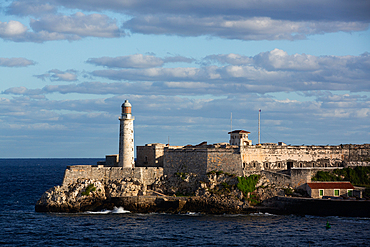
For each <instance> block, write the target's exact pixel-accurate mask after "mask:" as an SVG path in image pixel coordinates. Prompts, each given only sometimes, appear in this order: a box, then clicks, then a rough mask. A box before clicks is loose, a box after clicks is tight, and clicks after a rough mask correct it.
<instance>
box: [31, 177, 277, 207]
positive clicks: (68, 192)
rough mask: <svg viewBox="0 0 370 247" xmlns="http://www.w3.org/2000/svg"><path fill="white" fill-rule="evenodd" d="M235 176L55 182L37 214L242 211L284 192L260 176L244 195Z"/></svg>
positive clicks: (41, 202)
mask: <svg viewBox="0 0 370 247" xmlns="http://www.w3.org/2000/svg"><path fill="white" fill-rule="evenodd" d="M237 184H238V178H237V177H236V176H235V175H230V174H224V173H222V172H213V173H210V174H208V175H207V176H199V175H196V174H185V173H178V174H175V176H171V177H167V176H162V177H160V178H159V179H157V180H156V181H155V182H154V183H153V184H151V185H150V186H147V185H145V184H142V183H141V182H140V181H139V180H137V179H134V178H125V179H121V180H113V181H108V182H107V183H103V181H99V180H92V179H78V180H77V182H75V183H72V184H69V185H63V186H55V187H53V188H51V189H49V190H48V191H46V192H45V193H44V194H43V195H42V196H41V198H40V200H38V201H37V203H36V206H35V209H36V211H37V212H82V211H99V210H103V209H113V207H114V206H116V207H119V206H122V207H124V208H125V210H129V211H131V212H141V213H148V212H170V213H178V212H181V213H185V212H204V213H211V214H223V213H246V212H250V211H251V210H252V211H253V206H254V205H256V204H257V203H258V202H260V201H261V200H265V199H267V198H270V197H274V196H276V195H284V190H283V189H282V188H278V187H276V186H275V185H274V184H271V183H270V182H269V180H268V179H267V178H266V177H265V176H263V175H262V176H260V179H259V181H258V184H257V186H256V188H257V189H256V190H255V191H254V192H253V193H247V194H244V193H243V192H242V191H240V190H239V189H238V188H237Z"/></svg>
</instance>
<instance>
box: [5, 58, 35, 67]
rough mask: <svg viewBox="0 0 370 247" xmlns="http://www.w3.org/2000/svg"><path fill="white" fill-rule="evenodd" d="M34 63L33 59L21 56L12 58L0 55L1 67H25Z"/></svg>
mask: <svg viewBox="0 0 370 247" xmlns="http://www.w3.org/2000/svg"><path fill="white" fill-rule="evenodd" d="M35 64H36V63H35V62H34V61H32V60H28V59H26V58H23V57H13V58H4V57H0V66H3V67H26V66H29V65H35Z"/></svg>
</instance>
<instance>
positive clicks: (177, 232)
mask: <svg viewBox="0 0 370 247" xmlns="http://www.w3.org/2000/svg"><path fill="white" fill-rule="evenodd" d="M98 160H101V159H0V245H1V246H370V218H350V217H335V216H332V217H317V216H310V215H305V216H297V215H272V214H264V213H255V214H249V215H230V214H225V215H207V214H200V213H198V212H189V213H187V214H137V213H131V212H129V211H127V210H125V209H124V208H115V209H114V210H103V211H100V212H84V213H73V214H67V213H37V212H35V203H36V201H37V200H38V199H39V198H40V197H41V195H42V194H43V193H44V192H45V191H46V190H48V189H49V188H51V187H53V186H55V185H60V184H61V183H62V179H63V174H64V170H65V168H66V166H67V165H76V164H96V162H97V161H98ZM369 210H370V209H369ZM327 222H329V224H330V225H331V228H330V229H326V227H325V226H326V223H327Z"/></svg>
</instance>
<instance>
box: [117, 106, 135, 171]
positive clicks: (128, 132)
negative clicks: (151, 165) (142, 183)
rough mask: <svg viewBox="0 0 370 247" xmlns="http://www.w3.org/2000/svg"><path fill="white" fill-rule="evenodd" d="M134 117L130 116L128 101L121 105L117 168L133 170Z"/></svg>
mask: <svg viewBox="0 0 370 247" xmlns="http://www.w3.org/2000/svg"><path fill="white" fill-rule="evenodd" d="M134 119H135V118H134V117H133V116H132V114H131V104H130V102H128V100H125V102H124V103H123V104H122V114H121V117H120V118H119V121H120V128H119V166H120V167H124V168H133V167H134V165H135V160H134Z"/></svg>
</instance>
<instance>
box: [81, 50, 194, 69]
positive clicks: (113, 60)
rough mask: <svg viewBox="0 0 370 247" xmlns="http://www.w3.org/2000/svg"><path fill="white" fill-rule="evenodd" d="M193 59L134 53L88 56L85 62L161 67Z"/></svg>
mask: <svg viewBox="0 0 370 247" xmlns="http://www.w3.org/2000/svg"><path fill="white" fill-rule="evenodd" d="M194 61H195V60H194V59H192V58H187V57H183V56H169V57H165V58H159V57H155V56H153V55H143V54H134V55H128V56H120V57H100V58H89V59H88V60H87V61H86V62H87V63H91V64H95V65H100V66H106V67H108V68H137V69H142V68H154V67H161V66H163V65H164V64H165V63H180V62H182V63H192V62H194Z"/></svg>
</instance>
